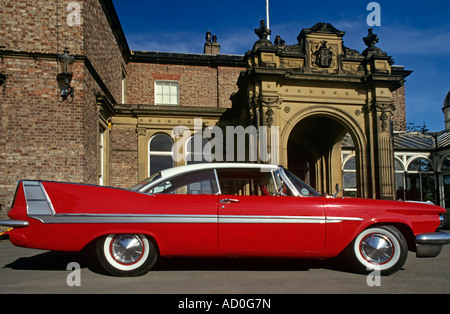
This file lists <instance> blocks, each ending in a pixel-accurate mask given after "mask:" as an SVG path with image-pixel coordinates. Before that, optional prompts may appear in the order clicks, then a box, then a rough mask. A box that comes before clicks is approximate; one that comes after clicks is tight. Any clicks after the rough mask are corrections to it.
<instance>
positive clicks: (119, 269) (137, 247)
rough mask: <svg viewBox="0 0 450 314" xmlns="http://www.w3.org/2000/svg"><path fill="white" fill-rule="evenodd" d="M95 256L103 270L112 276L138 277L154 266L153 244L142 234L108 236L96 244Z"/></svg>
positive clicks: (155, 256) (154, 253)
mask: <svg viewBox="0 0 450 314" xmlns="http://www.w3.org/2000/svg"><path fill="white" fill-rule="evenodd" d="M97 256H98V259H99V262H100V265H101V266H102V267H103V269H104V270H105V271H106V272H108V273H109V274H111V275H114V276H140V275H143V274H145V273H147V272H148V271H149V270H150V268H151V267H152V266H153V265H154V264H155V262H156V258H157V252H156V249H155V246H154V245H153V242H152V241H151V240H149V239H148V238H147V237H146V236H145V235H143V234H128V233H124V234H109V235H107V236H105V237H102V238H101V239H99V240H98V242H97Z"/></svg>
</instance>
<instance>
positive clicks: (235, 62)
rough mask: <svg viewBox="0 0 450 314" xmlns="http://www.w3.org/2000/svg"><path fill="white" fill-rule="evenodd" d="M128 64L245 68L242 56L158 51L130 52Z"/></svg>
mask: <svg viewBox="0 0 450 314" xmlns="http://www.w3.org/2000/svg"><path fill="white" fill-rule="evenodd" d="M130 62H135V63H158V64H179V65H206V66H212V67H217V66H228V67H238V68H245V67H246V61H245V60H244V56H243V55H231V54H216V55H208V54H201V53H178V52H159V51H138V50H133V51H131V57H130Z"/></svg>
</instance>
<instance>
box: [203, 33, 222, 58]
mask: <svg viewBox="0 0 450 314" xmlns="http://www.w3.org/2000/svg"><path fill="white" fill-rule="evenodd" d="M205 39H206V42H205V47H204V48H203V53H204V54H205V55H218V54H219V53H220V44H219V43H218V42H217V36H216V35H212V36H211V32H210V31H207V32H206V36H205Z"/></svg>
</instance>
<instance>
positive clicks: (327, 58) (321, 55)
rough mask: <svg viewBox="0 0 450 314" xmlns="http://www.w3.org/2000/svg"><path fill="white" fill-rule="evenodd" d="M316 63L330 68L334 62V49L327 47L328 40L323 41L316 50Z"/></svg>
mask: <svg viewBox="0 0 450 314" xmlns="http://www.w3.org/2000/svg"><path fill="white" fill-rule="evenodd" d="M314 56H315V57H316V58H315V62H314V64H315V65H316V66H318V67H320V68H329V67H331V64H332V62H333V51H331V49H330V48H328V47H327V42H326V41H322V42H321V46H320V47H319V49H317V50H316V51H315V52H314Z"/></svg>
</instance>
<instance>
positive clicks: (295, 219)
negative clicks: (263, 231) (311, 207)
mask: <svg viewBox="0 0 450 314" xmlns="http://www.w3.org/2000/svg"><path fill="white" fill-rule="evenodd" d="M219 223H272V224H275V223H289V224H292V223H300V224H311V223H312V224H320V223H325V217H313V216H311V217H310V216H305V217H303V216H242V215H236V216H232V215H223V216H219Z"/></svg>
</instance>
